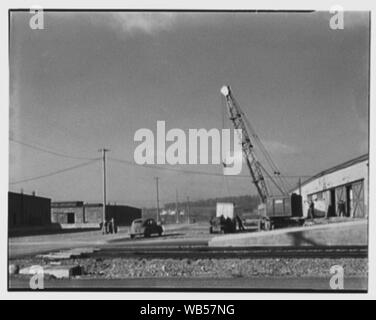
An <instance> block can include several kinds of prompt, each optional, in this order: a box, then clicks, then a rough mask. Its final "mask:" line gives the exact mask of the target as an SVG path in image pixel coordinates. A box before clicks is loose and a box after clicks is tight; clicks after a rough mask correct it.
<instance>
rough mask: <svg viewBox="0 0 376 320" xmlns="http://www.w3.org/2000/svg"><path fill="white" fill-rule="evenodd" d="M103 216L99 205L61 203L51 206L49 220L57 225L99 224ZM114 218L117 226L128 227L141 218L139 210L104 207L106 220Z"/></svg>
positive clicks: (121, 206)
mask: <svg viewBox="0 0 376 320" xmlns="http://www.w3.org/2000/svg"><path fill="white" fill-rule="evenodd" d="M102 216H103V205H102V204H101V203H84V202H83V201H61V202H53V203H52V204H51V220H52V222H54V223H59V224H71V225H82V224H98V225H99V224H100V223H101V222H102ZM111 218H114V219H115V221H116V224H117V225H119V226H129V225H130V224H131V223H132V221H133V220H134V219H138V218H141V209H139V208H135V207H130V206H124V205H106V220H110V219H111Z"/></svg>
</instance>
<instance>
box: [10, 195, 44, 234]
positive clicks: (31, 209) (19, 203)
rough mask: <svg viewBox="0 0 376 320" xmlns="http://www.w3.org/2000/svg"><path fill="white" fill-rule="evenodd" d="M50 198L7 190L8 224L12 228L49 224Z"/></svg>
mask: <svg viewBox="0 0 376 320" xmlns="http://www.w3.org/2000/svg"><path fill="white" fill-rule="evenodd" d="M50 210H51V199H49V198H44V197H37V196H35V195H27V194H23V193H14V192H8V226H9V229H12V228H23V227H42V226H49V225H51V219H50Z"/></svg>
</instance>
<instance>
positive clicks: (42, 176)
mask: <svg viewBox="0 0 376 320" xmlns="http://www.w3.org/2000/svg"><path fill="white" fill-rule="evenodd" d="M98 160H99V158H97V159H94V160H91V161H87V162H84V163H81V164H77V165H75V166H72V167H68V168H65V169H61V170H58V171H54V172H50V173H46V174H44V175H41V176H38V177H33V178H27V179H23V180H18V181H13V182H9V184H19V183H22V182H29V181H34V180H38V179H43V178H47V177H50V176H54V175H57V174H60V173H64V172H67V171H71V170H74V169H78V168H82V167H85V166H87V165H89V164H92V163H94V162H96V161H98Z"/></svg>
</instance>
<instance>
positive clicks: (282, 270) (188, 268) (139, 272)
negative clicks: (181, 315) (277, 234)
mask: <svg viewBox="0 0 376 320" xmlns="http://www.w3.org/2000/svg"><path fill="white" fill-rule="evenodd" d="M10 263H12V264H17V265H18V266H20V267H21V268H23V267H26V266H30V265H35V264H37V265H41V266H43V265H46V262H45V261H43V260H41V259H32V260H30V259H20V260H12V261H10ZM61 264H78V265H80V266H81V267H83V270H84V274H83V275H82V276H80V278H102V279H103V278H104V279H127V278H144V277H145V278H153V277H158V278H160V277H206V278H228V277H268V276H274V277H279V276H282V277H310V276H318V277H325V276H330V271H329V270H330V268H331V267H332V266H333V265H341V266H342V267H343V268H344V271H345V276H363V277H364V276H365V277H366V276H367V272H368V261H367V259H351V258H344V259H287V258H280V259H197V260H190V259H182V260H178V259H141V258H140V259H122V258H115V259H102V258H97V259H93V258H85V259H83V258H82V259H69V260H64V261H62V262H61Z"/></svg>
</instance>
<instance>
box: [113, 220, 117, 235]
mask: <svg viewBox="0 0 376 320" xmlns="http://www.w3.org/2000/svg"><path fill="white" fill-rule="evenodd" d="M112 228H113V229H114V233H117V231H118V227H117V224H116V222H115V218H112Z"/></svg>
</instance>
